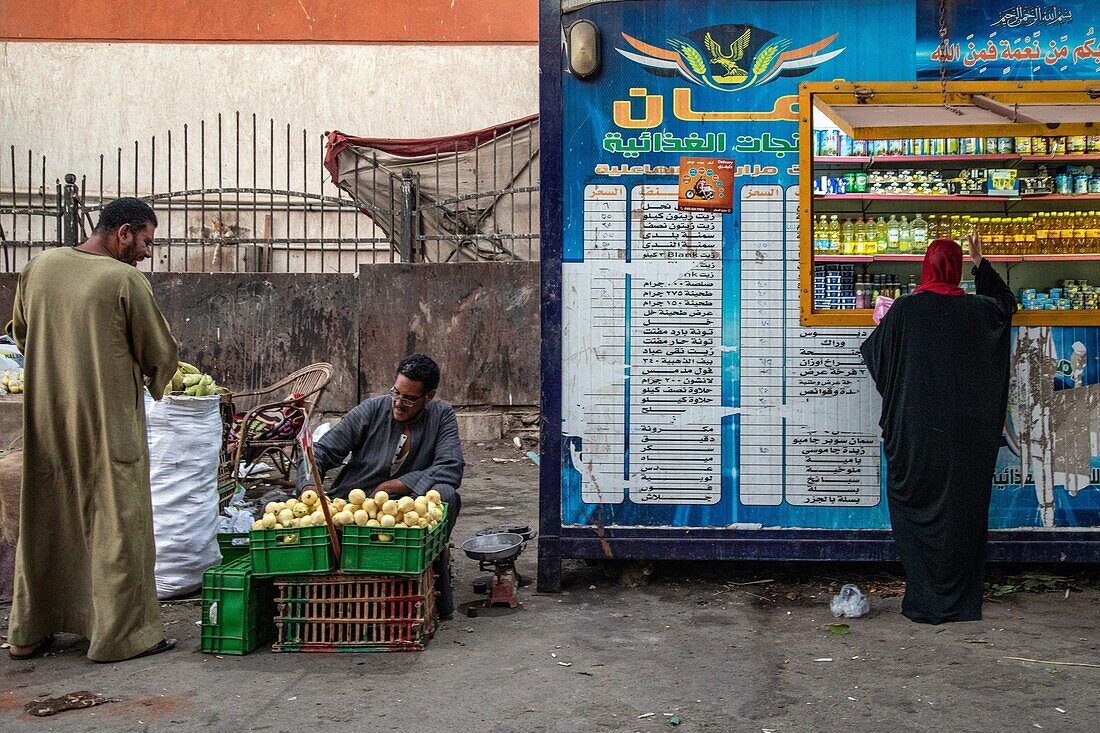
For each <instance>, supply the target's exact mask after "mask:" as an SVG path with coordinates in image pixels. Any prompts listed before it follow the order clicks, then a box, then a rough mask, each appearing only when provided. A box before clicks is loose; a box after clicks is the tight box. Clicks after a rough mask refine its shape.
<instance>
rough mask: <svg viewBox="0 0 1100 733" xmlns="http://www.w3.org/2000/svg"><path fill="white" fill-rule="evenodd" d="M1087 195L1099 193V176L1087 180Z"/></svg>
mask: <svg viewBox="0 0 1100 733" xmlns="http://www.w3.org/2000/svg"><path fill="white" fill-rule="evenodd" d="M1089 193H1100V176H1092V177H1091V178H1089Z"/></svg>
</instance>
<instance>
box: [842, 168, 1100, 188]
mask: <svg viewBox="0 0 1100 733" xmlns="http://www.w3.org/2000/svg"><path fill="white" fill-rule="evenodd" d="M1097 183H1098V185H1100V177H1098V178H1097ZM854 191H855V193H867V172H866V171H856V179H855V189H854Z"/></svg>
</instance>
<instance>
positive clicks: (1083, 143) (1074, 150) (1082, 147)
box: [1066, 135, 1088, 155]
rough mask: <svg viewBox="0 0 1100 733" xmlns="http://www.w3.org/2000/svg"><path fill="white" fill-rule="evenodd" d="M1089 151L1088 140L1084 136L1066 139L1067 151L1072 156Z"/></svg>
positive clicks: (1072, 136) (1073, 136)
mask: <svg viewBox="0 0 1100 733" xmlns="http://www.w3.org/2000/svg"><path fill="white" fill-rule="evenodd" d="M1087 149H1088V138H1087V137H1085V136H1084V135H1070V136H1069V137H1067V138H1066V151H1067V152H1069V153H1070V154H1071V155H1074V154H1080V153H1084V152H1085V151H1086V150H1087Z"/></svg>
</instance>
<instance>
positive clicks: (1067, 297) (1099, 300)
mask: <svg viewBox="0 0 1100 733" xmlns="http://www.w3.org/2000/svg"><path fill="white" fill-rule="evenodd" d="M1020 307H1021V308H1022V309H1023V310H1048V311H1052V310H1059V311H1070V310H1098V309H1100V287H1095V286H1092V285H1089V281H1088V280H1063V281H1062V286H1061V287H1058V288H1051V289H1050V292H1047V293H1041V292H1039V291H1037V290H1036V289H1035V288H1026V289H1024V290H1021V291H1020Z"/></svg>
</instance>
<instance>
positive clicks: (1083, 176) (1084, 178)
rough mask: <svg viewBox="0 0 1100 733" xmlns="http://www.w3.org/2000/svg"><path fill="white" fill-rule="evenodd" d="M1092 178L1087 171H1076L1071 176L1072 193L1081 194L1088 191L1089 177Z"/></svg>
mask: <svg viewBox="0 0 1100 733" xmlns="http://www.w3.org/2000/svg"><path fill="white" fill-rule="evenodd" d="M1090 178H1092V176H1090V175H1089V174H1087V173H1078V174H1077V175H1076V176H1074V177H1073V193H1074V194H1075V195H1076V194H1082V193H1088V192H1089V179H1090Z"/></svg>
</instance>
